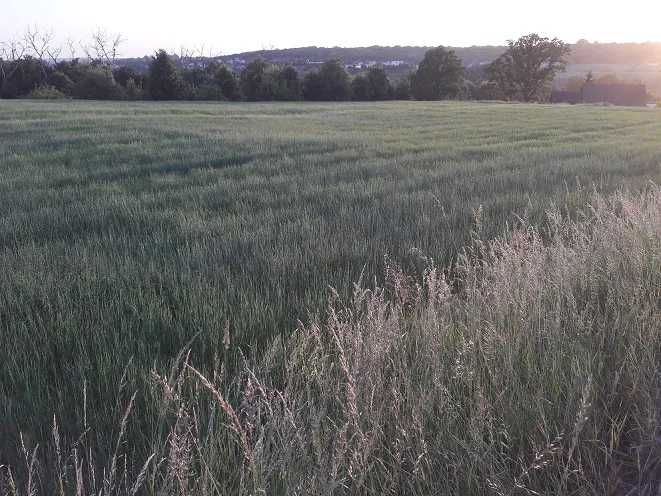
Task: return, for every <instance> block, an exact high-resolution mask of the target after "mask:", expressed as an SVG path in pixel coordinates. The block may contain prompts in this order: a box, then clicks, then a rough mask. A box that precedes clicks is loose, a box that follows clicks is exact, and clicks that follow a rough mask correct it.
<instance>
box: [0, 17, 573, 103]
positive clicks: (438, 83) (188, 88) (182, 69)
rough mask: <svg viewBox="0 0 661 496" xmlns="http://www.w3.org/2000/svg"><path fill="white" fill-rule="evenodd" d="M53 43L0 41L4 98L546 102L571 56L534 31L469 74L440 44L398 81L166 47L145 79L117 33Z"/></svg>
mask: <svg viewBox="0 0 661 496" xmlns="http://www.w3.org/2000/svg"><path fill="white" fill-rule="evenodd" d="M51 40H52V37H50V36H48V35H47V34H39V33H38V32H37V31H30V30H28V31H27V33H26V35H25V37H24V39H23V40H21V41H20V42H12V43H3V44H2V46H1V47H0V97H1V98H26V97H27V98H80V99H95V100H121V99H125V100H143V99H144V100H147V99H151V100H225V101H297V100H307V101H349V100H355V101H378V100H409V99H415V100H446V99H480V100H520V101H527V102H530V101H543V100H546V99H547V98H548V95H549V94H550V87H551V83H552V81H553V79H554V78H555V75H556V74H557V72H559V71H562V70H564V69H565V66H566V58H567V56H568V55H569V51H570V50H569V46H568V45H567V44H565V43H564V42H562V41H560V40H558V39H556V38H554V39H549V38H543V37H541V36H539V35H537V34H530V35H527V36H523V37H521V38H519V39H518V40H516V41H509V42H508V48H507V50H506V52H505V53H504V54H503V55H501V56H500V57H498V58H497V59H496V60H495V61H493V62H492V63H490V64H486V65H482V66H472V67H469V68H466V67H464V66H463V65H462V62H461V60H460V59H459V57H458V56H457V55H456V53H455V52H454V51H453V50H449V49H446V48H444V47H437V48H433V49H430V50H428V51H427V52H426V53H425V55H424V57H423V59H422V61H421V62H420V63H419V65H418V67H417V69H416V70H415V71H413V72H412V73H411V74H409V75H408V76H407V77H404V78H401V79H399V80H398V81H394V82H393V81H391V80H390V78H389V77H388V74H387V73H386V71H385V69H384V67H383V66H381V65H375V66H372V67H369V68H367V69H366V70H365V71H364V72H362V73H360V74H357V75H355V76H353V77H350V76H349V74H348V73H347V71H346V69H345V67H344V65H343V64H342V63H341V61H339V60H329V61H327V62H324V63H322V64H320V66H319V68H318V69H317V70H313V71H310V72H307V73H305V74H299V73H298V71H297V70H296V69H295V68H294V67H293V66H291V65H277V64H271V63H268V62H266V61H264V60H262V59H256V60H253V61H252V62H250V63H249V64H248V65H247V66H246V67H245V68H244V69H243V70H242V71H241V72H240V73H238V74H236V73H234V72H233V71H232V70H231V69H230V68H229V67H227V66H225V65H223V64H219V63H217V62H210V63H209V64H207V65H206V66H204V67H195V66H194V64H190V65H193V67H190V66H187V65H186V64H181V63H178V61H177V60H175V59H174V58H173V57H172V56H171V55H169V54H168V53H167V52H166V51H165V50H158V51H157V52H156V53H155V55H154V56H153V57H152V60H151V63H150V66H149V70H148V71H147V73H140V72H137V71H135V70H134V69H132V68H130V67H127V66H119V67H118V66H117V65H116V64H115V60H116V57H117V53H118V46H119V44H120V43H121V41H122V40H121V37H119V36H117V37H109V36H107V35H105V34H104V33H97V34H95V35H94V36H93V40H92V43H91V44H90V45H87V46H85V54H86V58H85V59H82V60H81V59H80V58H75V57H69V58H67V59H63V60H61V59H59V55H60V52H61V51H60V50H54V49H52V48H51V44H52V43H51ZM180 60H181V59H179V61H180Z"/></svg>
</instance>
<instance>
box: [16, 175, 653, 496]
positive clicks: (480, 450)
mask: <svg viewBox="0 0 661 496" xmlns="http://www.w3.org/2000/svg"><path fill="white" fill-rule="evenodd" d="M479 216H480V214H479V211H478V212H476V219H477V222H476V223H475V224H474V225H475V226H476V229H474V230H473V235H472V238H471V242H470V244H469V246H468V247H467V248H466V250H464V251H463V252H462V253H463V255H462V256H461V257H460V258H459V260H458V263H457V265H456V267H455V269H454V270H452V271H447V270H443V269H442V268H440V267H439V266H437V265H436V264H434V262H433V261H431V260H429V259H425V260H424V263H423V265H422V266H423V267H424V268H423V269H422V271H421V272H420V273H418V274H407V273H406V272H405V271H403V270H402V269H401V268H400V267H398V266H397V265H396V264H393V263H390V262H388V263H387V264H386V271H385V277H384V280H385V285H384V286H382V287H379V286H373V285H368V284H364V283H362V282H359V283H357V284H356V285H355V286H354V290H353V293H352V296H351V297H350V298H349V300H348V301H343V299H342V298H341V297H340V296H339V295H337V294H336V293H332V295H331V298H330V301H329V304H328V312H327V316H326V317H325V318H321V319H313V320H312V321H311V322H310V323H309V324H306V325H303V324H301V325H300V326H299V329H298V330H297V331H296V333H295V334H294V335H292V336H290V337H288V338H280V339H278V340H276V341H275V342H274V343H273V344H272V346H271V347H270V349H269V351H268V352H267V353H265V355H264V357H262V358H260V359H254V360H251V359H243V366H242V367H241V368H240V369H241V372H240V373H239V374H237V375H236V376H233V377H228V376H227V374H225V372H224V370H223V367H222V365H221V366H219V367H218V368H216V371H215V372H214V373H213V374H212V375H209V374H203V373H201V372H199V371H198V370H197V368H196V367H195V364H194V363H192V361H191V358H190V356H191V355H190V352H189V351H186V350H185V351H184V352H182V353H181V354H180V355H179V358H178V359H177V361H176V363H175V365H174V366H173V367H172V370H171V371H170V372H169V373H168V374H164V373H159V372H158V371H157V370H156V369H154V371H153V372H152V382H151V384H152V387H151V389H150V390H151V392H152V394H153V397H152V401H153V403H154V405H157V408H156V409H155V410H154V411H155V412H157V414H155V415H154V417H153V419H152V420H151V421H152V422H153V426H154V428H153V430H152V431H151V432H148V433H145V436H147V437H148V439H149V443H148V444H149V446H150V451H149V452H147V453H140V454H139V455H140V456H137V455H138V453H137V452H135V451H133V450H132V442H133V440H132V439H122V436H123V432H124V429H125V425H126V423H127V422H129V421H130V420H128V419H129V418H130V413H131V405H132V404H133V398H134V396H133V397H131V396H130V395H128V394H127V395H126V400H125V403H126V404H127V405H128V407H125V410H124V411H125V413H124V414H123V415H122V416H119V418H121V422H120V427H119V428H118V429H117V435H116V442H115V444H114V446H113V447H111V451H110V453H111V456H106V457H105V458H106V459H109V460H111V462H110V465H109V466H108V467H107V468H106V469H105V472H99V471H98V470H99V468H98V467H94V464H93V463H90V460H89V458H88V455H87V451H86V450H84V449H82V446H85V443H87V442H88V441H89V440H90V437H89V436H90V432H91V431H90V432H87V433H84V435H83V436H82V437H81V439H80V440H78V441H76V442H74V443H73V444H71V445H68V447H67V449H68V451H67V453H71V454H70V455H66V456H67V457H66V458H65V457H64V455H62V454H61V453H63V452H64V448H63V447H62V446H63V441H62V440H60V439H59V435H58V434H57V428H56V427H54V428H53V433H54V436H53V437H54V439H56V442H55V443H54V446H55V450H54V453H56V456H53V455H51V460H50V466H51V468H50V469H49V471H48V472H42V471H40V469H38V468H37V467H38V461H36V460H39V457H38V456H34V457H33V453H34V451H30V449H29V448H25V450H24V451H25V454H24V459H25V460H24V465H25V467H26V469H25V470H23V471H22V474H23V475H22V476H21V478H20V479H19V478H18V477H17V476H16V475H11V476H10V475H9V474H10V472H9V469H6V471H5V486H4V488H5V492H7V493H9V494H28V493H30V490H31V489H32V488H38V487H39V484H50V485H52V484H53V483H56V485H57V487H61V488H63V489H61V490H60V493H61V494H67V493H69V492H71V493H74V492H75V493H76V494H85V493H89V492H92V491H94V492H96V493H100V494H134V493H137V492H140V491H142V492H145V493H149V494H203V495H204V494H246V495H248V494H320V495H321V494H328V495H330V494H334V495H335V494H420V495H423V494H424V495H427V494H457V495H470V494H498V495H511V494H533V495H536V494H586V495H587V494H595V495H597V494H598V495H604V494H609V495H620V494H621V495H624V494H649V495H652V494H658V491H659V490H660V489H661V464H660V460H661V451H660V449H661V446H660V445H659V441H658V439H659V434H660V432H659V429H660V427H661V425H660V422H661V382H660V376H659V370H661V369H660V365H661V190H660V189H659V188H658V187H653V186H650V187H649V188H648V189H647V191H646V192H645V193H643V194H641V195H629V194H616V195H613V196H611V197H607V198H604V197H602V196H598V195H596V194H594V195H593V196H592V199H591V202H590V204H589V207H588V208H587V209H585V210H584V211H583V212H582V213H581V214H580V215H578V217H577V218H576V219H574V220H572V218H571V217H569V216H567V215H566V214H565V213H563V211H562V210H561V209H558V208H556V209H551V210H550V211H549V212H548V214H547V220H546V222H545V223H544V224H543V227H542V228H538V227H536V226H535V225H533V224H531V223H530V222H528V221H526V220H524V219H522V220H521V221H520V222H519V223H518V224H517V225H516V226H514V227H513V228H511V229H509V230H508V231H507V232H506V234H504V235H503V236H502V237H499V238H497V239H494V240H490V241H487V240H484V239H483V238H482V237H481V236H480V235H479V226H480V223H479ZM450 274H452V275H450ZM224 335H225V339H224V344H223V345H221V346H220V347H219V348H218V353H219V354H231V353H239V356H240V351H238V350H237V349H236V347H235V346H234V345H233V344H232V342H231V329H229V328H227V329H226V330H225V331H224ZM219 363H220V357H219ZM55 425H56V424H55V423H54V426H55ZM138 444H140V443H138ZM51 445H53V443H51ZM34 450H36V448H34ZM51 451H53V450H52V449H51ZM90 453H91V451H90ZM33 458H34V460H33ZM53 459H55V460H56V463H53ZM124 463H126V465H124ZM124 466H126V467H127V468H126V469H125V473H126V474H127V475H126V476H120V475H121V474H123V473H124V472H120V470H118V467H124ZM95 470H96V472H95ZM122 470H124V469H122ZM12 474H15V472H12ZM118 474H120V475H118ZM104 484H105V485H104ZM51 487H52V486H51Z"/></svg>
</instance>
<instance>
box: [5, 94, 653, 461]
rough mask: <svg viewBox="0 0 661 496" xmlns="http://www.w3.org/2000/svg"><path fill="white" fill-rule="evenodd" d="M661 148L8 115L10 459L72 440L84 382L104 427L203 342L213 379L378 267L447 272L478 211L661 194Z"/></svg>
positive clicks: (566, 138)
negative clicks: (592, 196) (594, 193)
mask: <svg viewBox="0 0 661 496" xmlns="http://www.w3.org/2000/svg"><path fill="white" fill-rule="evenodd" d="M660 137H661V112H659V111H655V110H647V109H625V108H612V107H596V106H595V107H588V106H578V107H565V106H544V105H506V104H486V103H422V102H405V103H402V102H399V103H394V102H389V103H383V104H327V105H326V104H300V103H296V104H189V103H173V104H157V103H116V102H115V103H85V102H62V103H41V102H25V101H22V102H10V101H2V102H0V269H1V270H0V333H1V335H2V341H3V345H2V347H1V349H0V418H2V419H3V421H2V423H1V425H0V439H3V440H6V442H7V443H13V442H14V441H15V440H16V437H15V436H16V432H17V430H18V429H21V430H22V431H23V432H25V433H26V438H27V439H31V440H33V441H34V442H38V441H39V440H40V439H41V438H42V437H43V436H45V435H46V434H47V433H48V432H49V430H50V427H51V423H52V417H53V414H54V413H55V414H57V415H58V418H61V419H62V421H61V424H62V427H61V428H62V430H64V431H67V430H70V431H72V432H74V431H76V430H77V429H78V428H79V427H80V426H79V425H77V424H76V423H75V421H74V420H70V424H71V425H68V424H67V419H74V418H79V417H78V416H79V415H80V413H81V412H80V402H79V399H80V398H81V395H82V390H83V385H84V384H87V390H86V394H87V397H88V408H87V412H86V414H87V416H88V418H89V419H92V420H94V421H96V422H97V423H98V424H99V425H101V426H103V425H104V423H109V422H111V421H112V418H114V417H113V416H112V415H111V414H113V415H114V414H115V413H116V412H114V405H115V404H116V394H117V392H116V391H117V385H118V384H119V383H120V380H121V378H122V374H123V372H124V370H125V368H126V367H127V364H129V362H130V366H128V368H127V374H126V377H127V379H126V380H127V381H129V383H130V384H132V385H134V386H135V387H139V385H140V383H141V378H142V377H144V376H145V372H146V371H148V370H149V369H150V368H151V367H152V366H153V365H155V364H156V365H157V366H167V365H168V364H169V363H170V361H172V360H173V359H174V357H175V356H176V354H177V353H178V352H179V350H180V349H181V348H182V347H183V346H184V345H185V344H186V343H187V342H188V341H189V340H191V339H192V338H193V337H194V336H197V338H196V340H195V341H194V345H193V357H194V360H195V363H196V364H198V365H199V366H200V367H202V368H204V367H205V366H207V365H208V366H210V364H211V362H212V360H213V357H214V354H215V353H216V352H217V351H218V350H219V349H221V347H222V340H223V332H224V329H225V326H226V323H227V322H229V328H230V332H231V335H232V339H233V342H234V343H239V344H241V345H242V346H243V347H244V350H245V351H246V353H247V354H251V353H252V354H255V353H259V351H260V349H262V347H263V346H264V345H265V344H266V343H267V342H268V341H269V340H270V339H271V338H272V337H273V336H275V335H277V334H281V333H284V334H288V333H289V332H291V330H292V329H293V328H294V327H295V326H296V321H297V319H301V320H304V321H306V320H307V319H308V316H309V314H310V312H312V313H313V312H316V311H318V310H320V309H321V308H323V306H324V304H325V302H326V301H327V299H328V297H329V291H328V287H329V286H332V287H334V288H337V289H338V290H339V291H340V293H342V294H346V292H348V291H349V290H350V288H351V286H352V283H354V282H355V281H356V280H357V279H358V278H359V276H360V274H361V273H363V274H364V277H365V278H366V279H368V280H371V279H372V278H374V277H380V274H382V268H383V261H384V256H386V255H388V256H389V257H391V258H392V259H394V260H396V261H399V262H402V263H404V264H405V265H406V264H409V265H411V266H414V265H415V263H416V256H415V255H412V250H419V252H421V253H423V254H424V255H427V256H430V257H432V258H433V259H434V260H435V261H436V262H437V263H440V264H442V265H446V264H449V263H451V262H452V261H453V260H454V259H455V258H456V256H457V254H458V252H459V250H460V249H461V248H462V247H463V246H464V245H465V244H466V243H467V241H468V240H469V237H470V232H471V230H472V229H473V228H474V222H473V210H474V209H477V208H478V207H479V206H482V209H483V210H482V218H481V220H482V224H481V226H482V230H483V232H482V235H483V236H485V237H487V238H489V237H491V236H494V235H496V234H499V233H501V232H502V231H503V229H504V228H505V227H506V225H507V224H508V223H510V224H511V223H513V222H515V220H516V215H518V216H522V217H527V218H529V219H531V221H532V222H533V223H535V222H538V221H540V220H541V219H542V214H543V211H544V210H545V209H546V208H548V207H549V206H550V205H551V204H552V203H555V204H557V205H561V206H565V205H566V206H568V208H569V209H570V210H573V209H575V208H577V207H580V206H582V205H584V204H585V201H586V199H587V197H588V193H589V192H590V191H591V190H592V189H593V187H596V188H598V189H599V190H602V191H605V192H610V191H613V190H615V189H618V188H621V187H626V188H630V189H633V190H637V189H639V188H641V187H643V186H644V185H645V184H647V183H648V182H649V181H650V180H652V181H655V182H656V183H657V184H659V183H661V167H660V164H661V138H660ZM417 252H418V251H416V253H417ZM205 364H206V365H205ZM111 417H112V418H111ZM2 444H3V442H2V441H0V450H2V449H3V446H2ZM5 447H6V446H5ZM1 462H2V460H0V463H1Z"/></svg>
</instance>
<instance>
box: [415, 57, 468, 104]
mask: <svg viewBox="0 0 661 496" xmlns="http://www.w3.org/2000/svg"><path fill="white" fill-rule="evenodd" d="M463 75H464V68H463V66H462V65H461V60H459V57H457V55H456V54H455V53H454V51H452V50H446V49H445V48H443V47H437V48H433V49H431V50H428V51H427V53H425V56H424V58H423V59H422V62H420V65H419V66H418V70H417V71H416V72H415V73H413V75H412V78H411V92H412V94H413V97H414V98H415V99H416V100H444V99H448V98H457V97H459V95H460V94H461V90H462V82H463Z"/></svg>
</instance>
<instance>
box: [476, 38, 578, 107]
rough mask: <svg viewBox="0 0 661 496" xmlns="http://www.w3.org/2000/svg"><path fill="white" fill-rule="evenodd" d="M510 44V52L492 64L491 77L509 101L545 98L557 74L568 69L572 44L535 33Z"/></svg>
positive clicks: (508, 50)
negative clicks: (570, 45)
mask: <svg viewBox="0 0 661 496" xmlns="http://www.w3.org/2000/svg"><path fill="white" fill-rule="evenodd" d="M507 44H508V49H507V51H506V52H505V53H504V54H503V55H501V56H500V57H498V58H497V59H496V60H495V61H494V62H493V63H492V64H491V65H490V66H489V69H488V74H489V78H490V79H491V80H492V81H493V82H494V83H495V84H496V85H497V86H498V88H499V89H500V91H501V92H502V94H503V95H504V96H505V98H507V99H509V100H522V101H524V102H532V101H537V100H541V99H544V98H545V94H546V93H547V92H548V89H549V87H550V85H551V83H552V82H553V79H554V78H555V75H556V74H557V73H558V72H560V71H564V70H565V67H566V65H567V56H568V55H569V53H570V48H569V45H567V44H566V43H564V42H563V41H561V40H559V39H557V38H553V39H549V38H543V37H541V36H539V35H538V34H535V33H533V34H529V35H526V36H522V37H521V38H519V39H518V40H516V41H512V40H510V41H508V43H507Z"/></svg>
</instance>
